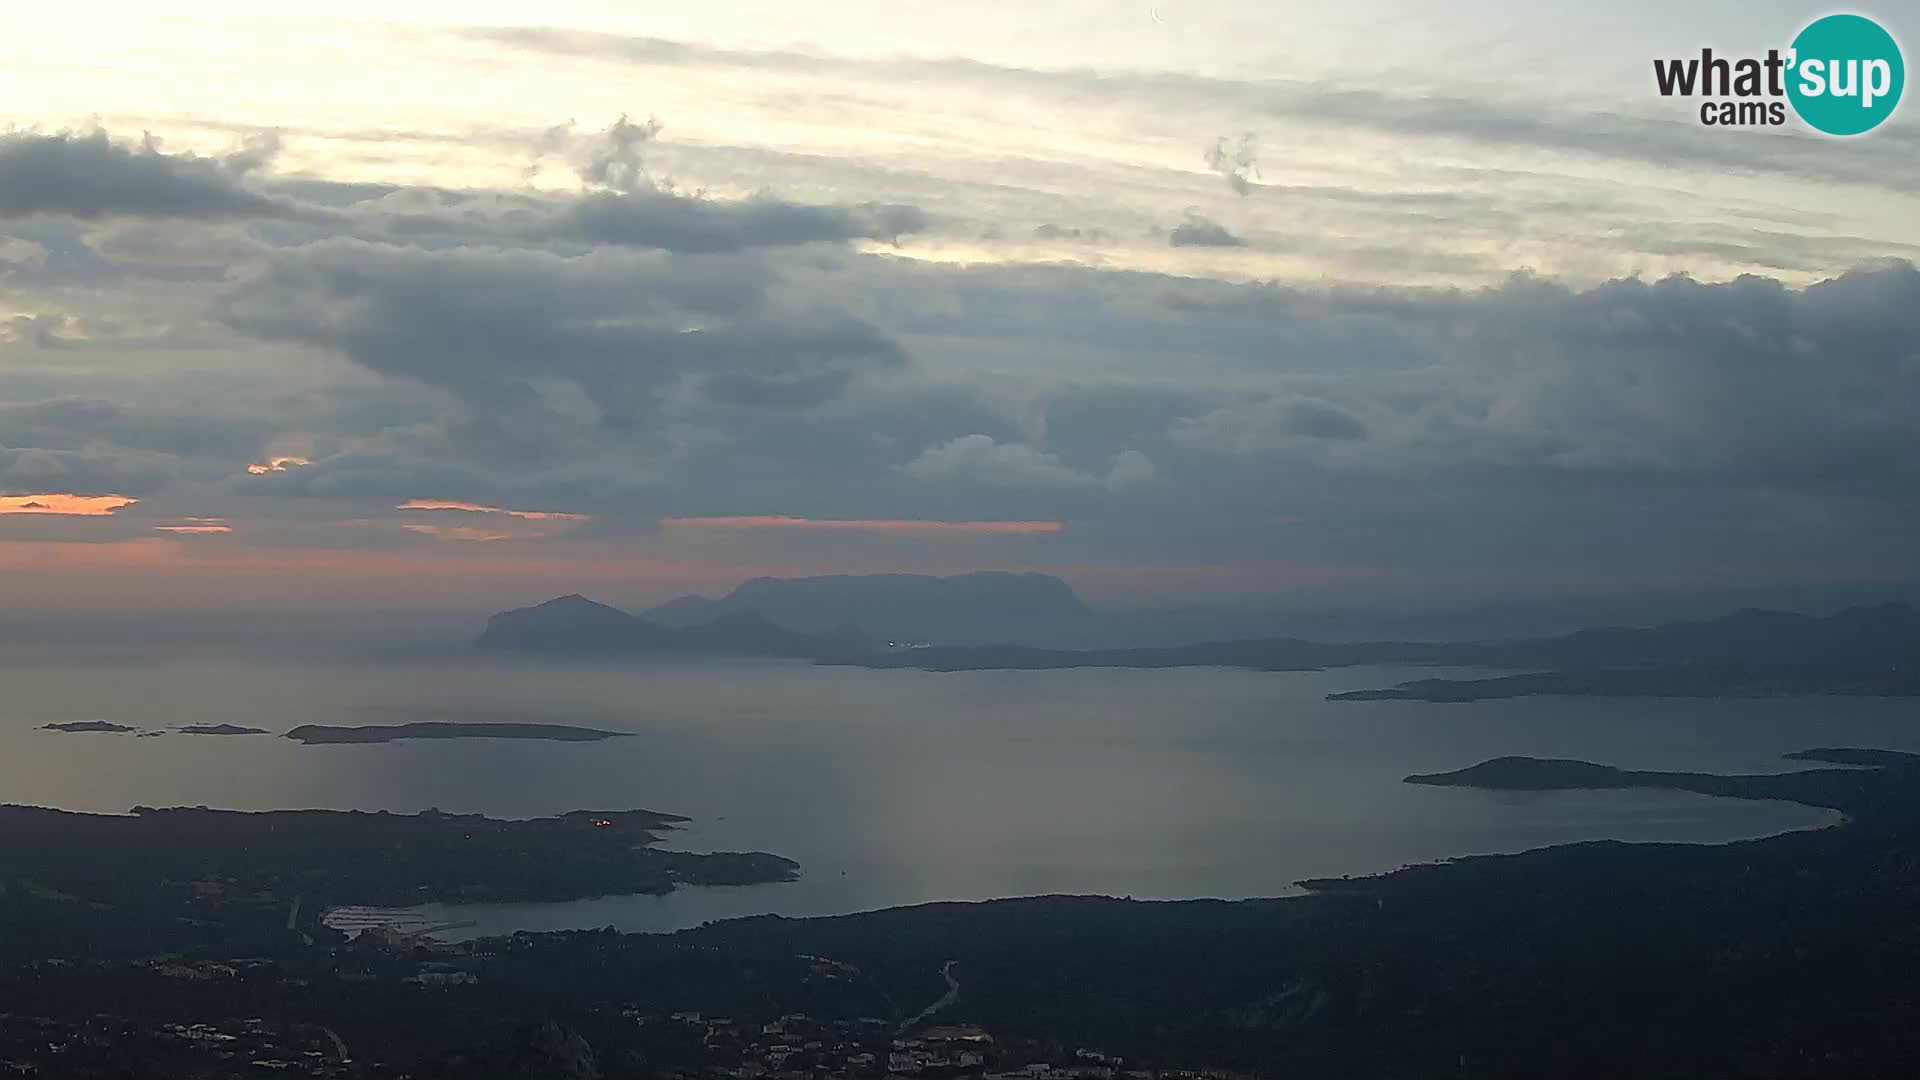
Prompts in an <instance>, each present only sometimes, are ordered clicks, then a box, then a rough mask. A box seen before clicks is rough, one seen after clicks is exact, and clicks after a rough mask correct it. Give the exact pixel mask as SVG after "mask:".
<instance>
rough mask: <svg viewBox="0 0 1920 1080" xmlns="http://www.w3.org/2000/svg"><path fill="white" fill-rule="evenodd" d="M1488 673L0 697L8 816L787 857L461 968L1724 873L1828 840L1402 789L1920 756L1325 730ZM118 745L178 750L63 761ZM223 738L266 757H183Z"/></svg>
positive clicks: (443, 660) (306, 687) (142, 672)
mask: <svg viewBox="0 0 1920 1080" xmlns="http://www.w3.org/2000/svg"><path fill="white" fill-rule="evenodd" d="M1471 674H1475V673H1472V672H1457V671H1447V670H1436V669H1432V668H1420V669H1412V668H1383V667H1366V668H1348V669H1341V670H1334V671H1326V672H1291V673H1266V672H1249V671H1234V670H1219V669H1183V670H1161V671H1148V670H1116V669H1082V670H1066V671H1018V672H1016V671H995V672H966V673H931V672H918V671H869V670H862V669H854V668H839V667H818V666H813V665H810V664H806V663H797V662H765V661H739V662H730V661H729V662H722V661H711V662H695V663H687V662H676V663H615V662H576V661H564V660H543V659H518V658H502V657H468V656H457V657H453V656H450V657H433V658H407V659H396V660H387V661H382V660H369V659H364V658H362V659H351V660H346V659H339V658H326V657H313V658H302V657H279V658H262V657H258V656H236V657H226V658H223V657H220V656H217V655H194V656H188V657H180V656H168V657H154V658H142V657H138V656H135V657H128V658H115V657H112V656H106V657H101V656H88V657H84V658H80V659H76V660H73V661H71V662H68V661H62V660H59V659H38V660H36V661H35V662H33V663H7V664H4V665H0V678H3V679H4V692H3V693H0V801H5V802H10V803H19V804H31V805H42V806H53V807H60V808H65V809H71V810H86V811H101V812H122V811H125V810H127V809H129V808H131V807H133V806H136V805H147V806H196V805H200V806H211V807H225V808H234V809H244V810H264V809H280V808H307V807H313V808H335V809H362V810H376V809H385V810H391V811H395V812H413V811H418V810H424V809H427V808H430V807H434V808H438V809H441V810H444V811H448V812H460V813H483V814H488V815H493V816H507V817H532V816H540V815H548V814H555V813H560V812H564V811H568V810H574V809H588V810H598V809H615V810H619V809H651V810H660V811H667V812H671V813H676V814H683V815H686V816H687V817H688V818H690V819H691V820H690V821H688V822H687V824H686V825H685V827H684V828H682V829H679V830H676V831H674V832H672V833H670V834H668V837H667V839H666V841H665V842H666V844H667V845H668V846H671V847H675V848H681V849H686V850H693V851H712V850H733V851H739V850H746V851H771V852H775V853H778V854H781V855H785V856H787V857H789V858H792V859H795V860H798V861H799V863H800V864H801V866H802V875H801V877H800V879H799V880H797V881H793V882H786V883H778V884H767V885H755V886H746V887H730V888H700V887H692V888H682V889H680V890H678V891H676V892H674V893H673V894H671V895H668V896H664V897H652V896H609V897H600V898H593V899H584V900H579V901H574V902H570V903H561V904H499V905H459V906H449V905H427V906H425V907H423V908H420V909H414V910H412V911H409V912H406V913H404V914H405V916H406V917H408V918H412V919H416V920H422V921H426V922H431V923H440V924H445V923H453V924H459V925H458V926H457V927H455V928H454V929H453V930H451V931H449V932H448V936H453V937H459V936H471V935H477V934H488V933H503V932H509V931H512V930H517V929H528V930H547V929H561V928H595V927H602V926H611V927H614V928H617V929H621V930H627V931H670V930H675V929H680V928H684V927H690V926H695V925H699V924H700V923H703V922H706V921H709V920H714V919H721V918H728V917H733V916H742V915H755V914H767V913H773V914H781V915H789V916H806V915H834V914H843V913H849V912H856V911H864V910H870V909H874V908H881V907H892V906H897V905H905V904H919V903H926V902H932V901H942V900H983V899H988V898H995V897H1010V896H1030V895H1039V894H1101V895H1109V896H1124V897H1133V898H1135V899H1143V900H1144V899H1182V898H1196V897H1218V898H1228V899H1235V898H1246V897H1264V896H1285V895H1289V894H1292V893H1294V892H1296V891H1298V888H1297V885H1296V883H1297V882H1298V881H1300V880H1301V879H1303V878H1316V877H1338V876H1342V875H1361V874H1369V873H1376V872H1379V871H1385V870H1392V869H1394V868H1396V867H1400V866H1404V865H1408V864H1413V863H1426V862H1434V861H1438V860H1445V859H1450V858H1454V857H1458V856H1464V855H1473V854H1481V853H1493V852H1514V851H1522V850H1526V849H1530V848H1537V847H1541V846H1545V845H1551V844H1564V843H1570V842H1575V841H1584V840H1599V839H1614V840H1626V841H1678V842H1687V843H1720V842H1725V841H1731V840H1737V839H1742V838H1748V837H1758V836H1765V835H1769V834H1773V833H1778V832H1782V831H1785V830H1791V829H1802V828H1811V827H1818V826H1821V825H1824V824H1828V823H1830V821H1831V816H1830V815H1828V814H1825V813H1823V812H1821V811H1818V810H1814V809H1810V808H1807V807H1802V806H1795V805H1789V804H1783V803H1766V802H1745V801H1737V800H1728V799H1715V798H1709V797H1706V796H1700V795H1691V794H1685V793H1678V792H1646V791H1615V792H1560V793H1521V794H1516V793H1491V792H1484V791H1472V790H1464V789H1452V788H1433V787H1420V786H1415V785H1409V784H1405V783H1402V777H1404V776H1406V775H1407V774H1409V773H1420V772H1438V771H1443V770H1448V769H1456V768H1461V767H1463V766H1467V765H1472V764H1474V763H1476V762H1478V761H1481V760H1483V759H1486V758H1489V757H1495V756H1499V755H1505V754H1526V755H1533V756H1541V757H1567V758H1580V759H1585V760H1591V761H1597V762H1603V763H1607V764H1612V765H1618V766H1621V767H1624V768H1636V769H1681V770H1708V771H1730V772H1771V771H1781V770H1784V769H1787V768H1791V767H1794V766H1793V763H1790V762H1785V761H1782V760H1781V758H1780V755H1782V754H1784V753H1787V752H1790V751H1793V750H1799V749H1804V748H1807V747H1811V746H1833V745H1857V746H1874V747H1886V748H1891V749H1904V750H1915V751H1920V723H1916V714H1915V709H1914V706H1913V703H1912V702H1911V701H1908V700H1901V699H1892V698H1821V697H1800V698H1770V699H1757V700H1681V699H1605V698H1523V699H1516V700H1509V701H1495V702H1480V703H1469V704H1443V703H1424V702H1404V701H1376V702H1329V701H1327V700H1325V698H1326V695H1327V694H1329V693H1332V692H1337V691H1343V690H1352V689H1358V688H1363V687H1375V686H1382V685H1387V684H1390V683H1394V682H1397V681H1400V680H1403V679H1410V678H1419V677H1432V676H1435V675H1441V676H1445V675H1471ZM96 719H97V720H107V721H110V722H112V723H116V724H124V725H127V726H130V727H134V728H138V729H141V730H142V731H158V732H163V733H164V734H162V735H159V736H149V737H141V736H140V735H139V734H137V733H127V734H95V733H66V732H58V731H49V730H44V729H43V728H42V726H41V725H44V724H47V723H56V722H69V721H76V720H96ZM421 720H458V721H483V722H484V721H499V722H508V721H511V722H520V723H550V724H569V725H580V726H587V727H596V728H605V729H610V730H615V731H620V732H626V733H629V736H628V737H623V738H618V739H610V740H606V741H600V742H575V743H567V742H537V741H517V740H498V739H484V740H436V741H408V742H393V743H384V744H370V745H302V744H299V743H296V742H293V741H291V740H288V739H285V738H282V737H280V733H283V732H285V731H287V730H288V729H290V728H293V727H296V726H298V725H301V724H391V723H404V722H409V721H421ZM214 723H230V724H237V725H244V726H249V727H258V728H264V729H267V731H268V734H263V735H223V736H209V735H189V734H182V733H180V732H178V731H177V730H174V729H177V728H178V727H180V726H183V725H187V724H214Z"/></svg>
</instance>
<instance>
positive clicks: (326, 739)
mask: <svg viewBox="0 0 1920 1080" xmlns="http://www.w3.org/2000/svg"><path fill="white" fill-rule="evenodd" d="M629 734H631V732H626V731H602V730H600V729H599V728H585V727H570V726H568V725H566V724H463V723H450V722H443V721H437V720H429V721H422V722H420V723H414V724H365V725H362V726H359V727H337V726H335V725H332V724H302V725H300V726H299V727H297V728H294V729H293V730H292V731H289V732H287V735H286V737H287V738H289V739H292V740H294V741H295V742H300V743H307V744H309V745H312V744H316V743H319V744H330V743H384V742H395V741H398V740H400V739H546V740H549V741H553V742H597V741H599V740H601V739H618V738H622V737H624V736H627V735H629Z"/></svg>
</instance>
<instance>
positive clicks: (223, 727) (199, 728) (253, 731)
mask: <svg viewBox="0 0 1920 1080" xmlns="http://www.w3.org/2000/svg"><path fill="white" fill-rule="evenodd" d="M267 733H268V732H267V729H266V728H257V727H242V726H241V725H239V724H188V725H186V726H185V727H183V728H181V729H180V734H182V735H265V734H267Z"/></svg>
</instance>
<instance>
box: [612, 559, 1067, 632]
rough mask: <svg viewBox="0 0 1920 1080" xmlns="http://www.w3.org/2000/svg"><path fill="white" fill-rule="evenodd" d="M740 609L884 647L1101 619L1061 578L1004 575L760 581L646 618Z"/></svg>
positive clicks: (1063, 627) (674, 603)
mask: <svg viewBox="0 0 1920 1080" xmlns="http://www.w3.org/2000/svg"><path fill="white" fill-rule="evenodd" d="M742 612H758V613H759V614H761V615H763V616H765V617H766V618H767V619H768V620H770V621H772V622H774V623H776V624H778V625H780V626H784V627H788V628H790V629H794V630H800V631H804V632H809V633H820V632H823V631H830V630H834V629H835V628H838V627H844V626H848V625H852V626H858V627H861V628H862V629H864V630H866V631H867V632H868V633H870V634H872V635H874V636H875V637H877V638H878V639H880V640H881V641H883V642H884V641H896V642H903V643H904V642H914V643H928V642H937V643H940V644H985V643H989V642H1002V641H1051V640H1071V639H1077V638H1079V637H1082V636H1084V635H1086V634H1087V633H1090V632H1091V631H1092V629H1093V628H1094V627H1095V626H1096V624H1097V623H1098V622H1099V619H1100V617H1099V616H1098V615H1097V614H1096V613H1095V612H1093V611H1092V610H1090V609H1088V607H1087V606H1086V605H1085V604H1083V603H1081V601H1080V597H1079V596H1077V595H1075V594H1074V591H1073V589H1072V587H1071V586H1069V585H1068V584H1067V583H1066V582H1064V581H1062V580H1060V579H1059V578H1057V577H1052V576H1050V575H1047V574H1014V573H1008V572H1005V571H999V570H983V571H977V572H975V573H970V574H958V575H955V576H953V577H930V576H927V575H922V574H865V575H829V576H823V577H804V578H774V577H759V578H754V579H752V580H750V581H746V582H743V583H742V584H741V585H740V586H739V587H738V588H736V589H734V590H733V591H732V592H729V593H728V594H726V595H725V596H723V597H720V598H719V599H713V598H711V597H705V596H682V597H680V598H678V599H675V600H670V601H668V602H667V603H665V604H662V605H660V606H659V607H656V608H653V609H651V610H649V611H646V612H645V613H643V617H644V618H646V619H648V620H649V621H651V622H655V623H660V624H664V625H668V626H692V625H696V624H699V623H705V622H711V621H713V620H715V619H719V618H723V617H726V616H728V615H735V614H739V613H742Z"/></svg>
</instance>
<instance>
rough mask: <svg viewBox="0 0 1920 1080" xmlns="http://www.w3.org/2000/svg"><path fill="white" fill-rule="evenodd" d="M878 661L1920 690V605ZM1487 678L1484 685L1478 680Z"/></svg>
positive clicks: (1528, 687)
mask: <svg viewBox="0 0 1920 1080" xmlns="http://www.w3.org/2000/svg"><path fill="white" fill-rule="evenodd" d="M846 662H848V663H854V664H860V665H863V666H869V667H902V668H920V669H925V670H931V671H968V670H985V669H994V668H1024V669H1031V668H1072V667H1138V668H1161V667H1234V668H1252V669H1256V670H1266V671H1297V670H1305V669H1312V668H1328V667H1350V666H1354V665H1359V664H1436V665H1449V666H1460V667H1488V668H1518V669H1535V670H1536V671H1540V672H1541V674H1537V675H1527V676H1512V677H1508V678H1505V679H1500V680H1469V681H1461V680H1446V679H1427V680H1421V681H1420V682H1418V683H1409V684H1406V685H1404V686H1401V687H1397V688H1395V689H1393V690H1382V691H1372V690H1368V691H1355V692H1352V693H1350V694H1345V695H1340V696H1341V697H1343V698H1348V699H1356V700H1357V699H1378V698H1425V699H1429V700H1470V699H1473V698H1478V697H1496V696H1498V697H1505V696H1515V695H1516V694H1531V693H1571V694H1596V693H1610V694H1623V695H1635V696H1640V695H1650V694H1656V695H1657V694H1679V693H1684V694H1687V695H1689V696H1717V695H1719V694H1722V693H1742V694H1753V693H1827V692H1831V693H1897V694H1908V693H1914V692H1915V690H1916V688H1920V680H1916V678H1915V669H1916V668H1917V667H1920V612H1916V611H1915V610H1914V609H1913V608H1911V607H1909V606H1907V605H1906V604H1881V605H1876V606H1872V607H1858V608H1848V609H1846V610H1845V611H1841V612H1838V613H1837V614H1834V615H1829V616H1826V617H1819V616H1813V615H1802V614H1797V613H1793V612H1783V611H1739V612H1735V613H1733V614H1731V615H1727V616H1724V617H1722V618H1718V619H1709V620H1704V621H1691V622H1673V623H1665V624H1662V625H1659V626H1652V627H1637V628H1636V627H1606V628H1599V629H1592V630H1580V631H1576V632H1574V633H1571V634H1563V635H1559V636H1557V637H1545V638H1517V639H1512V640H1506V641H1478V642H1474V641H1467V642H1417V641H1373V642H1355V643H1327V642H1315V641H1306V640H1303V639H1299V638H1266V639H1253V640H1244V641H1218V642H1207V643H1202V644H1196V645H1183V646H1178V647H1174V648H1145V649H1035V648H1028V647H1025V646H1018V645H988V646H970V647H941V648H925V649H895V650H890V651H886V652H880V653H875V654H871V655H867V656H862V657H855V658H852V659H849V660H847V661H846ZM1480 684H1487V685H1480Z"/></svg>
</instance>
